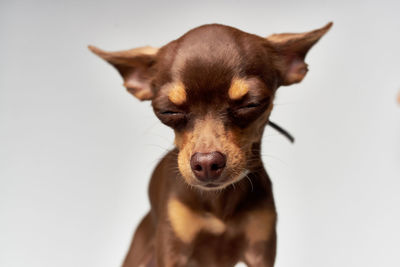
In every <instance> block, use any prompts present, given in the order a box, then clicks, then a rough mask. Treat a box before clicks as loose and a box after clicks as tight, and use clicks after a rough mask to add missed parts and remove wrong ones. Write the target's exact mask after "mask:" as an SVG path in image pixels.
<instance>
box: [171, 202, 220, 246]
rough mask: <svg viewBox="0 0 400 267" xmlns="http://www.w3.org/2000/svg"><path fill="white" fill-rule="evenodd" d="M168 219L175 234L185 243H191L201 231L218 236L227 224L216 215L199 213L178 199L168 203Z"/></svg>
mask: <svg viewBox="0 0 400 267" xmlns="http://www.w3.org/2000/svg"><path fill="white" fill-rule="evenodd" d="M168 217H169V219H170V222H171V225H172V228H173V230H174V232H175V234H176V235H177V236H178V238H179V239H180V240H182V241H183V242H184V243H190V242H191V241H192V240H193V239H194V238H195V237H196V235H197V234H198V233H199V232H200V231H201V230H205V231H208V232H210V233H213V234H216V235H218V234H222V233H223V232H225V229H226V226H225V224H224V223H223V222H222V221H221V220H220V219H218V218H217V217H215V216H214V215H212V214H209V213H203V214H201V213H197V212H195V211H193V210H191V209H190V208H189V207H187V206H186V205H184V204H183V203H182V202H180V201H179V200H177V199H176V198H171V199H170V200H169V202H168Z"/></svg>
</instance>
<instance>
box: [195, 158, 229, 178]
mask: <svg viewBox="0 0 400 267" xmlns="http://www.w3.org/2000/svg"><path fill="white" fill-rule="evenodd" d="M225 164H226V156H225V155H224V154H222V153H221V152H218V151H214V152H211V153H199V152H197V153H195V154H193V156H192V158H191V159H190V166H191V167H192V170H193V173H194V174H195V175H196V177H197V179H199V180H200V181H202V182H209V181H212V180H215V179H217V178H218V177H219V176H220V175H221V172H222V170H223V169H224V168H225Z"/></svg>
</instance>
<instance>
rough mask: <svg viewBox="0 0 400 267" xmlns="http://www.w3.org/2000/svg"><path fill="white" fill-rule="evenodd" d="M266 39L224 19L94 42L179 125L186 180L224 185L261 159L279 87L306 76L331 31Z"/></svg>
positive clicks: (131, 87) (138, 92)
mask: <svg viewBox="0 0 400 267" xmlns="http://www.w3.org/2000/svg"><path fill="white" fill-rule="evenodd" d="M331 25H332V24H331V23H329V24H328V25H326V26H325V27H323V28H321V29H317V30H314V31H311V32H307V33H300V34H289V33H285V34H274V35H271V36H269V37H267V38H263V37H260V36H257V35H253V34H249V33H245V32H242V31H240V30H237V29H235V28H231V27H228V26H223V25H216V24H213V25H205V26H201V27H198V28H195V29H193V30H191V31H189V32H188V33H186V34H185V35H183V36H182V37H180V38H179V39H177V40H175V41H172V42H170V43H168V44H167V45H165V46H163V47H161V48H152V47H142V48H136V49H131V50H126V51H119V52H105V51H102V50H100V49H98V48H95V47H92V46H90V47H89V48H90V49H91V50H92V51H93V52H94V53H96V54H97V55H99V56H100V57H102V58H103V59H105V60H106V61H108V62H109V63H111V64H112V65H113V66H114V67H115V68H116V69H117V70H118V71H119V73H120V74H121V76H122V77H123V79H124V86H125V87H126V88H127V89H128V91H129V92H130V93H132V94H133V95H134V96H136V97H137V98H138V99H140V100H151V101H152V105H153V109H154V112H155V113H156V115H157V117H158V118H159V119H160V120H161V122H163V123H164V124H166V125H168V126H170V127H171V128H172V129H173V130H174V132H175V144H176V146H177V148H178V150H179V154H178V166H179V170H180V172H181V174H182V176H183V177H184V179H185V180H186V182H187V183H189V184H191V185H195V186H199V187H201V188H203V189H219V188H223V187H225V186H227V185H229V184H232V183H235V182H237V181H238V180H240V179H241V178H243V177H244V176H245V175H246V174H247V172H248V170H249V169H251V167H252V166H253V165H254V162H255V161H256V160H255V156H256V155H258V151H257V150H258V149H259V144H260V141H261V137H262V133H263V130H264V127H265V125H266V124H267V123H268V118H269V115H270V113H271V110H272V107H273V99H274V95H275V92H276V89H277V88H278V87H279V86H281V85H290V84H294V83H298V82H300V81H301V80H302V79H303V78H304V76H305V75H306V73H307V64H306V63H305V62H304V59H305V56H306V54H307V52H308V51H309V49H310V48H311V47H312V46H313V45H314V44H315V43H316V42H317V41H318V40H319V39H320V38H321V37H322V36H323V35H324V34H325V33H326V32H327V31H328V30H329V28H330V27H331Z"/></svg>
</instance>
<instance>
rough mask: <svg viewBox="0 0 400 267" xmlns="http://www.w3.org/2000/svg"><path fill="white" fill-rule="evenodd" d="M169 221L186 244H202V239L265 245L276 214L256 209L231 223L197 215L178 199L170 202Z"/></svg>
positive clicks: (178, 236) (202, 214) (209, 214)
mask: <svg viewBox="0 0 400 267" xmlns="http://www.w3.org/2000/svg"><path fill="white" fill-rule="evenodd" d="M167 214H168V220H169V222H170V224H171V227H172V229H173V232H174V233H175V235H176V237H177V238H178V239H179V240H180V241H182V242H183V243H185V244H194V243H196V242H199V239H201V236H202V235H207V236H211V237H212V236H213V237H216V238H217V237H218V238H223V239H224V240H236V239H238V238H241V239H243V241H246V243H248V244H251V243H256V242H259V241H265V240H268V239H269V238H270V235H271V234H272V232H273V231H274V229H275V221H276V214H275V211H274V210H268V209H256V210H251V211H247V212H243V213H241V214H238V215H237V216H236V217H234V218H231V219H229V220H226V221H224V220H222V219H220V218H218V217H216V216H215V215H213V214H211V213H207V212H202V211H195V210H193V209H191V208H189V207H188V206H186V205H185V204H184V203H182V202H180V201H179V200H178V199H175V198H172V199H170V200H169V202H168V213H167Z"/></svg>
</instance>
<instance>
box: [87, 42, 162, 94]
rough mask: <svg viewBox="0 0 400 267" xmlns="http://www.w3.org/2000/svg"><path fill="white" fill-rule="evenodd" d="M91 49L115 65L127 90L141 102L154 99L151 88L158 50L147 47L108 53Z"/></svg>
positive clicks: (92, 47) (91, 47)
mask: <svg viewBox="0 0 400 267" xmlns="http://www.w3.org/2000/svg"><path fill="white" fill-rule="evenodd" d="M89 49H90V50H91V51H92V52H93V53H95V54H96V55H98V56H99V57H101V58H103V59H104V60H106V61H107V62H108V63H110V64H111V65H113V66H114V67H115V68H116V69H117V70H118V72H119V73H120V74H121V76H122V78H123V79H124V86H125V87H126V89H127V90H128V91H129V92H130V93H131V94H133V95H134V96H136V97H137V98H138V99H140V100H142V101H143V100H150V99H152V98H153V95H154V94H153V91H152V89H151V86H150V80H151V78H152V75H153V72H154V69H153V66H154V64H155V62H156V55H157V52H158V48H154V47H150V46H146V47H139V48H134V49H130V50H124V51H117V52H106V51H103V50H101V49H99V48H97V47H94V46H91V45H90V46H89Z"/></svg>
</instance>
